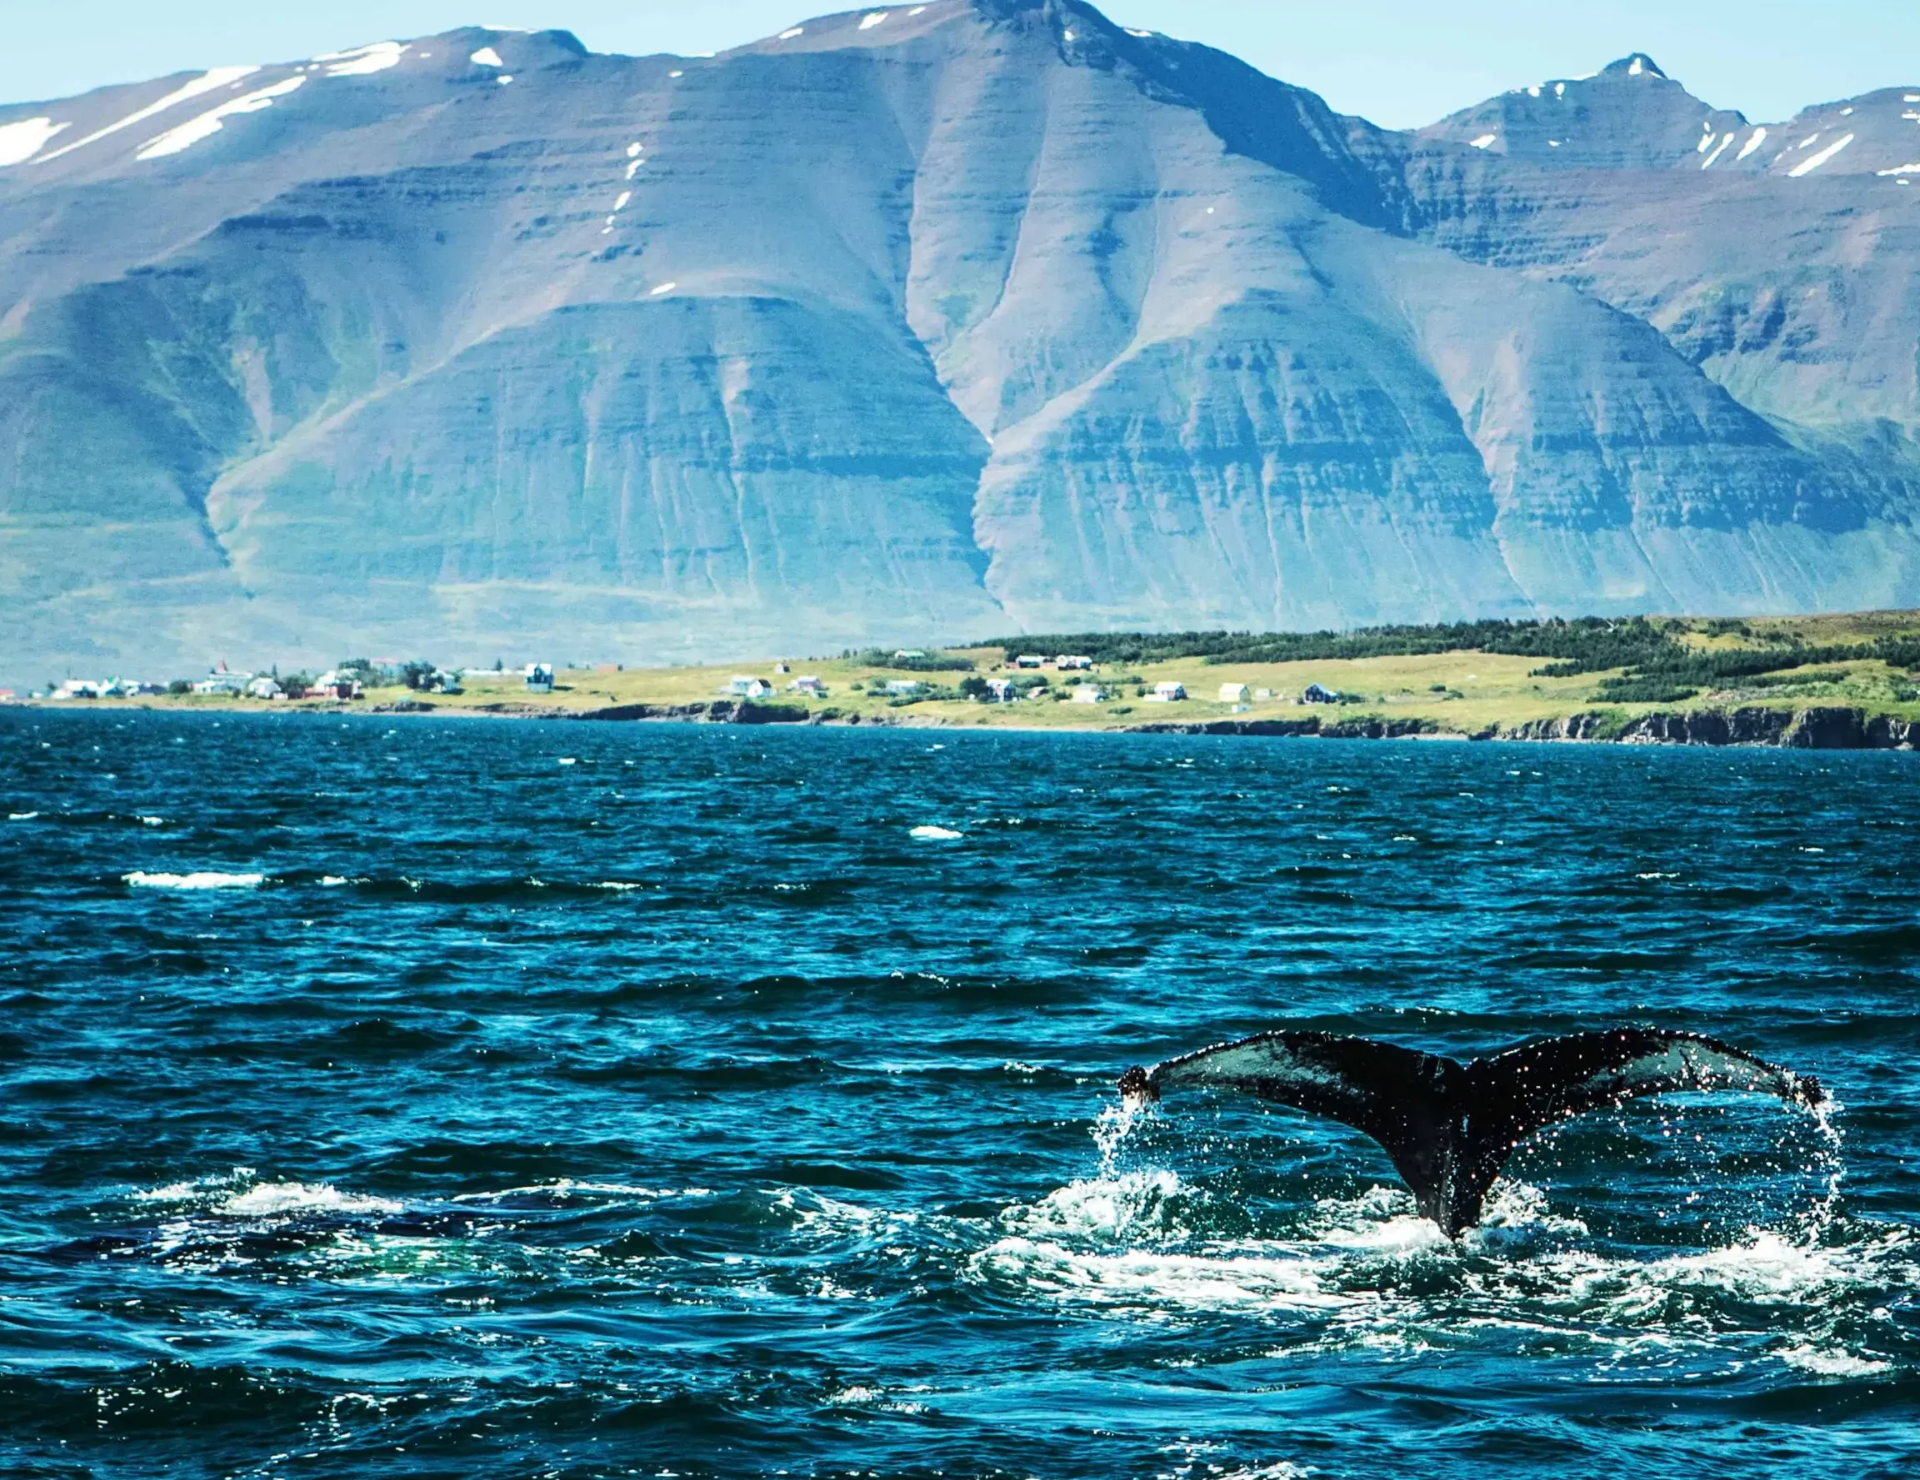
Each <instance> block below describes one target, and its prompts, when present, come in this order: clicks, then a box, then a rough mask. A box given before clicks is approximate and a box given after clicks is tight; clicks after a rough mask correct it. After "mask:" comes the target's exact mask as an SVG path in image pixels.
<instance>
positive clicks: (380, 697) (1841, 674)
mask: <svg viewBox="0 0 1920 1480" xmlns="http://www.w3.org/2000/svg"><path fill="white" fill-rule="evenodd" d="M1657 625H1658V627H1659V629H1660V631H1661V632H1662V633H1664V634H1665V636H1666V638H1668V639H1671V642H1672V643H1673V644H1675V645H1677V646H1675V647H1674V648H1672V651H1676V652H1681V653H1683V654H1699V653H1706V654H1744V653H1756V654H1772V655H1776V656H1778V657H1779V658H1780V667H1779V669H1778V671H1773V672H1767V673H1762V674H1756V675H1751V676H1746V677H1741V678H1735V679H1730V680H1728V681H1726V682H1725V683H1724V684H1719V685H1713V684H1709V685H1705V686H1703V687H1701V688H1699V689H1698V690H1696V691H1694V692H1692V693H1691V694H1689V695H1687V696H1686V697H1684V699H1683V700H1676V699H1668V700H1665V701H1663V702H1642V703H1622V702H1618V701H1617V700H1616V699H1613V698H1609V697H1608V696H1607V694H1606V692H1605V690H1604V689H1603V685H1605V684H1606V683H1607V682H1608V681H1609V680H1616V681H1617V680H1619V678H1620V675H1621V671H1622V670H1620V669H1617V668H1616V669H1609V670H1602V671H1595V672H1583V673H1578V674H1575V675H1573V676H1567V677H1549V676H1545V675H1543V674H1542V673H1541V671H1540V670H1541V669H1543V668H1544V667H1546V666H1548V664H1547V663H1546V662H1545V661H1544V660H1542V659H1541V658H1538V657H1523V656H1512V655H1506V654H1499V653H1491V652H1484V651H1465V652H1439V653H1424V654H1417V655H1403V656H1380V657H1365V658H1347V659H1336V658H1327V659H1314V660H1307V661H1299V662H1287V663H1242V662H1232V661H1209V660H1208V658H1206V657H1205V656H1194V657H1186V658H1175V659H1169V660H1166V661H1155V662H1144V663H1139V664H1125V663H1106V664H1102V665H1100V666H1099V667H1098V668H1097V669H1096V670H1095V671H1094V672H1093V673H1092V674H1080V673H1061V672H1058V671H1057V670H1055V669H1054V668H1052V667H1051V666H1049V667H1048V668H1046V669H1044V670H1042V671H1040V672H1038V673H1031V672H1016V671H1015V670H1013V669H1010V668H1009V667H1008V666H1007V656H1008V655H1007V652H1006V650H1005V649H1003V648H1001V647H998V646H995V647H981V648H961V649H952V650H945V651H943V652H941V653H937V654H934V655H933V657H934V659H935V660H936V661H948V660H950V661H952V662H953V663H954V664H955V665H956V667H955V668H954V669H953V670H952V671H946V672H925V671H911V670H910V667H909V666H908V665H904V664H895V663H894V662H893V661H891V659H889V658H887V657H885V656H884V655H879V654H869V655H867V656H865V657H858V658H854V657H841V658H830V659H815V660H798V659H789V660H787V664H786V666H787V667H788V669H789V671H788V672H785V673H782V672H780V671H779V664H778V660H772V659H770V660H767V661H763V662H757V663H753V662H749V663H727V664H716V665H713V666H710V667H675V668H628V669H609V668H598V669H580V670H566V671H562V672H561V673H560V674H558V675H557V677H558V687H557V688H556V690H555V692H553V693H551V694H533V693H529V692H528V690H527V689H526V686H525V683H524V680H523V678H522V677H521V675H520V673H519V672H517V671H511V670H510V671H507V672H504V673H499V674H495V673H487V672H477V671H469V673H468V674H467V676H466V679H465V692H463V693H460V694H446V695H440V694H436V695H426V694H415V693H412V692H409V691H408V690H406V689H404V688H400V687H390V688H373V689H370V690H369V691H368V692H367V694H366V697H365V699H364V700H362V701H359V702H357V703H355V704H353V705H351V706H347V707H352V708H367V709H373V708H376V707H389V708H390V707H392V706H395V705H400V704H407V705H417V706H426V707H428V708H431V709H433V710H435V711H440V712H445V713H449V714H463V713H468V714H482V713H493V714H501V713H506V714H522V715H538V714H553V715H555V716H560V715H568V714H572V715H584V714H590V713H593V712H595V711H600V710H607V709H619V708H630V707H633V706H651V707H654V708H658V709H670V708H679V707H686V706H695V705H710V704H713V703H715V702H719V701H723V700H725V699H726V698H727V697H728V693H727V690H728V685H729V682H730V681H731V680H732V679H733V678H734V677H735V676H737V675H739V676H745V675H751V676H754V677H757V678H760V679H763V680H765V681H766V682H767V683H768V684H769V685H770V686H771V687H772V688H773V690H774V693H773V694H772V695H771V696H770V697H768V698H766V699H764V700H762V701H761V702H762V703H764V704H769V705H777V706H780V707H781V708H783V709H787V710H788V711H790V712H797V711H798V710H802V709H804V710H805V711H806V712H807V714H808V716H809V717H810V718H813V719H816V720H824V721H828V722H849V721H858V722H861V723H888V724H919V725H943V726H968V727H988V726H1006V727H1018V728H1026V729H1075V730H1099V729H1110V730H1124V729H1129V728H1133V727H1136V726H1140V725H1145V724H1202V723H1207V722H1210V721H1215V720H1236V721H1270V720H1290V721H1298V720H1302V719H1305V718H1308V717H1317V718H1318V719H1319V720H1320V721H1321V723H1322V724H1323V725H1328V724H1336V723H1343V722H1354V721H1371V720H1386V721H1416V722H1419V727H1420V728H1422V729H1426V730H1429V731H1434V732H1440V733H1452V734H1468V735H1471V734H1483V733H1486V732H1489V731H1496V730H1503V729H1511V728H1514V727H1516V726H1519V725H1523V724H1526V723H1528V722H1531V721H1540V720H1552V719H1556V718H1559V717H1562V716H1570V715H1576V714H1590V713H1596V712H1599V713H1604V714H1607V715H1609V716H1610V717H1612V718H1613V719H1615V720H1617V721H1620V722H1625V721H1630V720H1631V719H1633V718H1635V717H1637V716H1639V715H1643V714H1646V713H1650V712H1654V711H1668V712H1671V711H1674V710H1698V709H1736V708H1747V707H1765V708H1774V709H1783V710H1800V709H1805V708H1809V707H1814V706H1839V707H1848V708H1855V709H1860V710H1863V711H1865V712H1866V713H1867V714H1868V716H1869V717H1872V716H1875V715H1890V716H1895V717H1898V718H1900V719H1904V720H1920V681H1917V680H1916V678H1915V675H1914V673H1913V671H1912V670H1911V668H1910V667H1908V666H1904V665H1906V664H1909V663H1911V662H1912V659H1911V658H1909V657H1907V656H1906V655H1905V653H1904V652H1903V651H1898V650H1896V653H1895V656H1896V657H1897V658H1898V659H1899V662H1897V663H1895V662H1889V661H1888V660H1887V659H1886V658H1885V657H1878V656H1861V655H1852V656H1846V657H1842V658H1840V659H1837V660H1832V661H1820V662H1816V663H1813V664H1812V665H1800V666H1796V663H1797V661H1798V660H1797V659H1796V658H1794V657H1793V656H1792V655H1793V654H1794V653H1795V652H1796V651H1801V650H1807V649H1824V650H1829V651H1831V650H1833V649H1836V648H1845V647H1849V646H1852V647H1864V646H1870V645H1874V644H1881V645H1883V646H1884V645H1886V643H1887V642H1888V640H1896V641H1897V640H1903V639H1904V640H1907V641H1909V642H1911V641H1912V640H1913V639H1916V638H1920V613H1917V612H1883V613H1867V614H1860V615H1854V616H1828V617H1798V618H1771V619H1749V620H1745V621H1740V622H1726V621H1704V620H1702V621H1685V622H1670V623H1669V622H1662V623H1660V624H1657ZM960 663H968V664H971V665H972V668H971V670H962V669H960V668H958V666H957V665H958V664H960ZM802 675H807V676H816V677H818V678H819V679H820V680H821V682H822V683H823V684H824V685H825V688H826V692H825V693H824V695H821V696H817V697H816V696H803V695H800V694H798V693H795V692H791V691H790V690H789V686H790V685H792V684H793V683H794V682H795V680H796V679H797V678H798V677H800V676H802ZM966 678H975V679H979V680H989V679H1002V678H1018V679H1019V680H1021V681H1023V682H1028V683H1031V682H1033V681H1035V680H1044V681H1045V687H1044V688H1037V689H1036V690H1035V691H1034V693H1033V694H1032V695H1031V696H1030V697H1027V698H1024V699H1022V700H1020V701H1019V702H1016V703H1007V704H999V703H995V704H989V703H983V702H978V701H977V700H972V699H967V698H963V697H961V696H960V695H959V694H958V693H957V692H955V690H956V689H957V686H958V685H959V683H960V682H961V681H962V680H963V679H966ZM911 680H918V681H920V682H922V683H923V684H926V685H928V686H929V689H930V690H932V692H931V693H925V694H921V695H914V696H907V697H899V696H893V695H889V694H888V693H887V692H886V685H887V683H888V682H889V681H911ZM1089 682H1090V683H1094V684H1097V685H1099V686H1100V687H1101V688H1102V689H1103V690H1104V691H1105V693H1106V696H1107V697H1106V699H1105V701H1104V702H1102V703H1099V704H1095V705H1089V704H1082V703H1075V702H1070V701H1069V700H1068V698H1067V696H1068V695H1069V693H1070V691H1071V689H1072V687H1073V686H1075V685H1076V684H1080V683H1089ZM1165 682H1177V683H1181V684H1184V685H1185V686H1186V689H1187V692H1188V694H1189V696H1190V697H1189V699H1188V700H1187V701H1185V702H1180V703H1173V704H1158V703H1153V702H1149V701H1147V700H1146V699H1145V698H1144V695H1145V694H1146V693H1151V692H1152V690H1153V686H1154V685H1156V684H1160V683H1165ZM1225 684H1245V685H1246V686H1247V688H1248V689H1249V690H1250V691H1251V692H1252V694H1253V695H1254V696H1256V697H1254V698H1253V699H1252V702H1250V703H1249V704H1247V705H1245V706H1239V705H1235V704H1233V703H1231V702H1227V701H1223V700H1221V699H1220V697H1219V695H1220V690H1221V687H1222V685H1225ZM1311 684H1318V685H1320V686H1321V687H1323V688H1325V689H1328V690H1331V691H1333V692H1335V693H1337V694H1339V695H1341V696H1342V702H1341V703H1339V704H1337V705H1315V706H1305V705H1303V704H1301V703H1300V702H1299V701H1300V696H1301V695H1302V694H1303V692H1304V691H1305V690H1306V689H1307V687H1308V686H1309V685H1311ZM1263 690H1264V691H1267V693H1268V694H1269V695H1270V696H1269V697H1258V696H1259V695H1260V693H1261V691H1263ZM82 702H87V701H82ZM91 702H93V703H96V704H100V705H119V704H130V705H134V704H137V705H144V706H148V707H165V708H183V709H198V708H218V709H277V710H282V711H284V710H287V709H299V708H305V707H338V706H334V705H325V706H322V705H320V704H319V703H318V701H298V702H289V701H285V700H279V701H264V700H250V699H234V698H207V697H198V696H190V697H178V698H173V697H169V698H148V699H137V700H101V701H91Z"/></svg>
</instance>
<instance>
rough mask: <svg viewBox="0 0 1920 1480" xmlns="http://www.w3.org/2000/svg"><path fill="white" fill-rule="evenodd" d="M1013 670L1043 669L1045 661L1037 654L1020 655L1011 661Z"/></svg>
mask: <svg viewBox="0 0 1920 1480" xmlns="http://www.w3.org/2000/svg"><path fill="white" fill-rule="evenodd" d="M1013 666H1014V667H1015V668H1045V667H1046V666H1047V660H1046V659H1045V658H1043V657H1041V656H1040V654H1038V653H1022V654H1021V655H1020V656H1019V657H1017V658H1015V659H1014V660H1013Z"/></svg>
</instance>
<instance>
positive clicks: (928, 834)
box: [911, 826, 966, 843]
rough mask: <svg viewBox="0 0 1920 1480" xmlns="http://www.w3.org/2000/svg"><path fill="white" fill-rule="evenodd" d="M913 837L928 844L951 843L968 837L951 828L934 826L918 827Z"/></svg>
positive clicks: (914, 830)
mask: <svg viewBox="0 0 1920 1480" xmlns="http://www.w3.org/2000/svg"><path fill="white" fill-rule="evenodd" d="M911 835H912V836H913V837H916V838H919V839H920V840H921V841H922V842H928V843H951V842H954V841H956V840H958V839H960V838H963V837H965V836H966V834H965V833H957V832H955V831H954V830H953V829H952V828H950V827H932V826H928V827H916V828H914V829H913V832H912V834H911Z"/></svg>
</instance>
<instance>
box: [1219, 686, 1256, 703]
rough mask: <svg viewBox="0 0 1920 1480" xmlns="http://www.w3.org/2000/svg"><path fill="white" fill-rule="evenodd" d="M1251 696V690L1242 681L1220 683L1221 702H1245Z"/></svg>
mask: <svg viewBox="0 0 1920 1480" xmlns="http://www.w3.org/2000/svg"><path fill="white" fill-rule="evenodd" d="M1252 696H1253V691H1252V690H1251V689H1249V688H1248V687H1247V686H1246V685H1245V684H1243V683H1223V684H1221V685H1220V702H1221V703H1222V704H1245V703H1246V702H1248V700H1249V699H1251V698H1252Z"/></svg>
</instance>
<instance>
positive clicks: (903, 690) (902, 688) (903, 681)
mask: <svg viewBox="0 0 1920 1480" xmlns="http://www.w3.org/2000/svg"><path fill="white" fill-rule="evenodd" d="M925 687H926V685H925V684H923V683H921V682H920V680H919V679H917V678H895V679H890V680H889V681H888V683H887V692H888V693H889V694H891V695H893V697H894V698H896V699H904V698H907V697H908V696H909V695H912V694H917V693H919V692H920V691H921V690H922V689H923V688H925Z"/></svg>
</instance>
